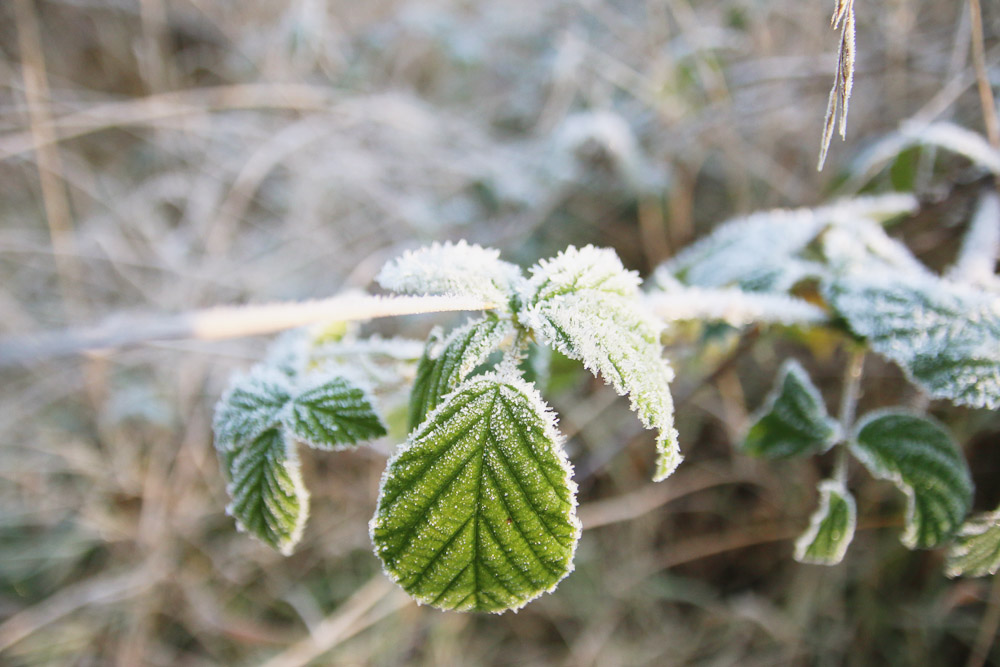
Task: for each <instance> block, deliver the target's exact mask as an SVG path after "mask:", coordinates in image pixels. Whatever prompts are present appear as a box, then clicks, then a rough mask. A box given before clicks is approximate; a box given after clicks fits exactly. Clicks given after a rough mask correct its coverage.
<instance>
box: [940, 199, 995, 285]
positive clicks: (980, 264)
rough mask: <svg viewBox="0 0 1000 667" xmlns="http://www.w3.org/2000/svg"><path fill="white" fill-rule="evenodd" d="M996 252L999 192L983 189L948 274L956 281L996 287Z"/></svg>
mask: <svg viewBox="0 0 1000 667" xmlns="http://www.w3.org/2000/svg"><path fill="white" fill-rule="evenodd" d="M998 253H1000V195H998V194H997V192H996V191H995V190H987V191H985V192H983V194H982V195H981V196H980V197H979V203H978V205H977V206H976V211H975V213H973V215H972V220H970V221H969V229H968V231H967V232H966V233H965V237H964V238H963V239H962V249H961V250H960V251H959V253H958V258H957V260H956V261H955V265H954V266H953V267H951V270H950V271H949V272H948V277H949V278H950V279H952V280H955V281H959V282H967V283H972V284H974V285H982V286H985V287H992V288H994V289H996V287H997V282H998V281H997V276H996V273H995V270H994V269H995V267H996V263H997V255H998Z"/></svg>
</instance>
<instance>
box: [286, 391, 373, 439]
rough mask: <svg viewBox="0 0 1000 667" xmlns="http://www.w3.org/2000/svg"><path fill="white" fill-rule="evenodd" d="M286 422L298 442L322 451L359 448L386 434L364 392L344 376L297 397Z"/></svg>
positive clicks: (288, 412) (287, 413)
mask: <svg viewBox="0 0 1000 667" xmlns="http://www.w3.org/2000/svg"><path fill="white" fill-rule="evenodd" d="M284 421H285V425H286V426H287V427H288V429H289V431H290V432H291V433H292V434H293V435H294V436H295V437H296V438H297V439H299V440H301V441H303V442H305V443H306V444H308V445H310V446H312V447H316V448H318V449H336V448H339V447H343V446H347V445H356V444H357V443H359V442H361V441H364V440H372V439H374V438H378V437H381V436H383V435H385V434H386V429H385V426H384V425H383V424H382V420H381V419H379V416H378V414H377V413H376V412H375V408H374V406H373V405H372V402H371V400H370V399H369V398H368V396H367V394H366V393H365V392H364V390H362V389H361V388H359V387H357V386H355V385H354V384H352V383H351V382H350V381H349V380H347V379H346V378H344V377H340V376H335V377H332V378H329V379H326V380H325V381H323V382H322V383H319V384H318V385H317V386H315V387H312V388H311V389H307V390H305V391H303V392H302V393H300V394H299V395H297V396H296V397H295V399H294V400H293V401H292V402H291V409H290V410H288V411H287V412H286V414H285V420H284Z"/></svg>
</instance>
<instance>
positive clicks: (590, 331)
mask: <svg viewBox="0 0 1000 667" xmlns="http://www.w3.org/2000/svg"><path fill="white" fill-rule="evenodd" d="M638 285H639V278H638V276H637V275H636V274H635V273H634V272H631V271H626V270H625V268H624V267H623V266H622V264H621V260H619V259H618V256H617V255H616V254H615V253H614V252H613V251H611V250H606V249H598V248H595V247H593V246H587V247H585V248H581V249H577V248H574V247H570V248H568V249H567V250H565V251H564V252H562V253H560V254H559V255H557V256H556V257H554V258H552V259H550V260H543V261H541V262H539V263H538V264H537V265H536V266H535V267H533V268H532V269H531V279H530V280H529V283H528V285H527V288H526V292H525V295H524V297H523V299H522V300H523V303H524V304H525V306H526V308H525V309H524V310H523V311H522V312H521V313H519V317H520V318H521V322H522V323H524V324H527V325H528V326H529V327H531V328H532V329H533V330H534V331H535V333H536V335H537V336H539V337H540V339H541V340H543V341H544V342H546V343H548V344H549V345H551V346H553V347H554V348H555V349H557V350H559V351H560V352H562V353H563V354H565V355H566V356H568V357H570V358H573V359H577V360H580V361H582V362H583V364H584V366H585V367H586V368H587V370H589V371H591V372H592V373H594V374H595V375H597V374H598V373H600V375H601V376H602V377H603V378H604V380H605V382H609V383H610V384H611V385H612V386H614V388H615V390H616V391H617V392H618V393H619V394H626V393H627V394H628V395H629V399H630V400H631V407H632V410H633V411H634V412H636V413H637V414H638V416H639V420H640V421H641V422H642V423H643V425H644V426H646V428H656V429H658V430H659V437H658V438H657V452H658V460H657V469H656V473H655V476H654V479H656V480H657V481H659V480H661V479H665V478H666V477H668V476H669V475H670V474H671V473H672V472H673V471H674V470H675V469H676V467H677V465H678V464H679V463H680V462H681V460H682V458H683V457H682V456H681V455H680V452H679V450H678V447H677V432H676V431H675V430H674V427H673V412H674V408H673V399H672V398H671V396H670V386H669V383H670V381H671V380H672V379H673V370H672V369H671V368H670V366H669V364H668V363H667V362H666V360H665V359H663V357H662V356H661V351H662V348H661V346H660V332H661V330H662V329H663V324H662V323H661V322H660V321H659V320H658V319H657V318H656V317H655V316H654V315H653V314H652V313H650V312H649V311H648V310H647V309H646V308H645V307H644V306H643V305H642V304H641V303H640V302H639V300H638Z"/></svg>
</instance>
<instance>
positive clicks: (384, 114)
mask: <svg viewBox="0 0 1000 667" xmlns="http://www.w3.org/2000/svg"><path fill="white" fill-rule="evenodd" d="M961 4H962V3H943V2H933V1H931V0H913V1H911V2H883V3H873V2H866V3H864V7H861V6H859V7H858V14H857V28H858V49H857V56H858V59H857V71H856V75H855V81H854V93H853V97H852V103H851V118H850V125H851V128H850V134H849V135H848V137H849V141H848V142H847V143H845V144H841V145H834V147H833V148H832V149H831V153H830V156H829V158H828V163H827V168H826V171H825V172H824V173H823V174H817V173H816V172H815V168H814V165H815V162H816V145H817V139H818V138H819V136H820V131H821V126H822V117H823V109H824V108H825V104H826V100H827V92H826V91H827V90H828V86H829V81H830V77H831V76H832V74H833V72H834V69H835V67H836V53H835V52H836V48H837V43H836V35H835V34H834V33H832V32H831V31H830V30H829V12H830V9H831V8H830V7H829V6H828V5H827V4H826V3H817V2H796V1H793V0H783V1H776V2H769V3H761V2H755V1H752V0H720V1H719V2H711V3H708V2H702V3H695V2H689V0H646V1H642V0H614V1H612V0H580V1H579V2H570V1H568V0H553V1H551V2H545V3H538V2H527V1H526V0H510V1H508V2H503V3H500V2H479V3H467V2H459V1H458V0H441V1H439V2H430V1H428V0H424V1H423V2H421V1H418V0H414V1H407V0H377V1H371V2H350V1H347V0H325V1H324V0H286V1H285V2H273V1H270V0H268V1H265V0H244V1H242V2H239V3H233V2H222V1H218V0H139V1H135V2H126V1H124V0H12V1H9V2H3V3H0V220H2V223H0V334H4V335H13V334H26V333H31V332H36V331H41V330H47V329H51V328H55V327H60V326H64V325H71V324H86V323H92V322H95V321H98V320H101V319H103V318H104V317H105V316H107V315H111V314H115V313H133V312H160V313H174V312H181V311H186V310H189V309H192V308H196V307H204V306H209V305H214V304H220V303H225V304H228V303H240V302H247V301H252V302H263V301H268V300H271V299H282V298H295V299H301V298H310V297H324V296H329V295H331V294H334V293H336V292H338V291H341V290H343V289H347V288H367V287H369V285H370V283H371V279H372V277H373V275H374V273H375V272H376V271H377V270H378V268H379V267H380V266H381V264H382V262H383V261H384V260H385V259H387V258H389V257H391V256H393V255H395V254H396V253H398V252H399V251H400V250H401V249H402V248H405V247H409V246H412V245H416V244H420V243H423V242H426V241H429V240H440V239H446V238H468V239H470V240H472V241H476V242H479V243H483V244H489V245H495V246H497V247H500V248H502V249H503V250H504V252H505V254H506V255H507V256H508V257H509V258H511V259H514V260H517V261H531V260H534V259H535V258H537V257H540V256H546V255H548V254H551V253H552V252H553V251H554V250H557V249H560V248H562V247H563V246H565V245H566V244H568V243H574V244H578V245H579V244H584V243H587V242H595V243H599V244H602V245H609V246H613V247H615V248H616V249H617V250H618V251H619V253H620V254H621V256H622V257H623V258H624V260H625V262H626V263H627V264H628V265H629V266H631V267H634V268H637V269H640V270H642V271H644V272H645V271H648V270H649V269H650V268H651V267H652V266H654V265H655V264H657V263H658V262H659V261H661V260H662V259H664V258H665V257H667V256H668V255H669V254H670V253H672V252H673V251H674V250H675V249H676V248H678V247H680V246H682V245H684V244H686V243H687V242H689V241H690V240H691V239H692V238H693V237H694V236H696V235H697V234H700V233H702V232H703V231H704V230H705V229H707V228H708V227H709V226H710V225H711V224H712V223H714V222H717V221H719V220H721V219H722V218H724V217H726V216H728V215H730V214H733V213H737V212H747V211H750V210H754V209H758V208H764V207H769V206H774V205H806V204H813V203H817V202H819V201H822V200H823V199H824V198H826V197H827V196H829V195H830V193H831V192H833V191H835V189H836V187H837V185H838V183H840V182H842V181H843V180H844V179H843V178H842V177H844V176H849V175H850V169H851V167H850V164H851V162H850V161H851V159H852V158H853V157H854V156H856V155H857V154H858V153H859V151H860V150H861V149H862V148H863V146H864V145H865V144H866V142H868V141H870V140H873V139H875V138H877V137H878V136H880V135H881V134H884V133H885V132H887V131H889V130H891V129H894V128H895V126H896V125H897V123H898V122H899V121H900V120H902V119H905V118H907V117H910V116H912V115H915V114H918V113H919V114H922V117H923V118H924V119H925V120H926V119H927V118H928V117H936V118H942V119H950V120H954V121H956V122H958V123H960V124H963V125H965V126H967V127H972V128H975V129H979V127H980V122H981V121H980V116H979V107H978V100H977V97H976V94H975V91H974V90H973V87H974V84H975V77H974V73H973V70H972V64H971V62H970V60H969V57H968V52H969V44H968V40H967V37H966V36H967V32H968V31H967V25H966V24H965V23H963V21H964V20H965V19H963V17H962V8H961ZM986 4H987V5H990V3H986ZM984 10H985V16H984V21H985V26H986V41H985V57H986V62H987V63H988V64H990V65H991V66H992V67H993V70H994V72H995V71H996V67H997V62H998V56H1000V53H998V46H997V31H998V28H997V26H998V21H1000V14H998V11H997V8H996V6H992V7H991V6H986V7H984ZM951 175H954V172H950V173H949V174H948V176H951ZM932 180H933V179H932ZM848 182H856V180H855V181H850V179H848ZM890 182H891V175H889V174H887V173H885V174H882V175H881V176H877V177H876V178H875V180H874V182H872V183H865V184H864V185H866V186H867V187H873V188H881V187H886V186H887V185H888V184H889V183H890ZM935 182H936V181H935ZM918 231H920V230H918ZM925 231H926V230H925ZM935 233H943V234H946V235H947V234H953V232H947V231H944V232H940V231H939V232H935ZM935 238H940V237H935ZM446 319H447V318H446V317H445V316H442V317H440V318H437V319H435V318H426V317H423V318H410V319H403V320H400V321H396V322H391V323H387V324H384V325H380V326H381V331H382V332H383V333H385V334H393V333H404V334H408V335H412V336H417V337H419V336H422V335H423V334H425V333H426V331H427V329H428V328H429V326H430V324H431V322H432V321H446ZM265 343H266V341H262V340H257V339H250V340H236V341H231V342H225V343H211V344H209V343H205V342H197V343H196V342H190V343H170V344H166V343H165V344H161V345H157V346H150V347H147V348H144V349H141V350H132V351H127V352H120V353H107V354H95V355H92V356H90V357H87V358H84V359H76V360H70V361H60V362H58V363H56V362H51V363H38V364H34V365H31V366H30V367H27V368H23V369H20V370H16V371H5V372H4V375H3V376H2V385H0V386H2V390H0V391H2V401H0V433H3V434H4V435H3V438H2V440H0V663H3V664H9V665H40V664H46V665H48V664H79V665H103V664H121V665H127V666H130V665H139V664H150V665H211V664H225V665H232V664H257V663H261V662H267V661H268V660H271V661H272V662H271V663H269V664H275V665H277V664H281V665H291V664H306V663H307V661H308V660H310V659H314V660H315V661H316V662H317V664H328V663H333V664H343V665H355V664H356V665H369V664H384V665H393V664H427V665H435V666H437V665H452V664H454V665H458V664H497V665H505V664H510V665H513V664H565V665H601V666H602V667H603V666H607V665H641V664H706V665H713V664H720V665H721V664H734V663H738V664H740V665H758V664H759V665H775V664H819V665H823V664H843V663H845V662H850V663H851V664H928V663H937V664H950V663H954V661H955V660H959V659H962V657H963V656H965V655H966V654H967V653H968V652H969V647H970V646H971V644H972V643H973V642H974V641H975V637H976V635H977V632H979V623H980V618H981V616H982V615H983V609H984V605H985V600H986V599H987V598H988V597H989V595H990V593H989V584H988V582H977V581H970V582H964V581H960V582H948V581H946V580H944V579H943V578H942V576H941V574H940V572H941V568H940V554H936V553H909V552H906V551H905V550H904V549H903V548H902V547H901V546H900V545H899V544H898V541H897V538H896V534H897V530H896V529H895V528H892V527H886V524H887V523H889V524H891V523H892V522H893V517H896V516H898V508H899V507H898V504H893V503H892V501H891V499H892V498H893V497H894V496H892V495H891V492H890V491H891V490H889V489H886V488H884V486H883V485H880V484H874V483H872V484H865V483H860V482H859V487H858V491H859V495H860V498H859V507H861V508H863V510H862V524H863V526H867V529H866V530H862V532H861V533H860V535H859V537H858V539H857V543H856V544H855V546H854V548H853V549H852V551H851V553H850V554H849V556H848V558H847V561H846V563H845V564H844V565H842V566H841V567H838V568H833V569H822V568H816V567H806V566H800V565H796V564H794V563H793V561H792V560H791V538H792V536H794V535H795V534H796V533H797V531H798V530H799V529H801V528H802V527H803V526H804V525H805V524H806V522H807V519H806V517H807V516H808V514H809V512H810V511H811V508H812V504H813V502H814V500H815V499H814V497H813V493H814V491H813V489H814V486H815V481H816V480H817V479H819V475H820V474H821V470H820V468H822V467H823V466H826V465H828V464H829V463H830V462H827V461H820V462H819V464H813V463H798V464H781V465H777V466H764V465H758V464H756V463H754V462H751V461H748V460H746V459H744V458H741V457H739V456H736V457H734V456H732V455H731V447H730V442H731V440H732V438H733V434H734V433H736V432H738V430H739V427H740V424H741V421H742V420H744V419H745V417H746V411H747V408H748V406H747V405H746V403H749V404H750V406H749V407H750V408H752V407H754V406H756V405H757V403H759V401H760V400H761V397H762V395H763V392H764V391H765V389H766V386H767V385H768V383H769V382H770V379H771V377H772V375H773V373H774V369H775V368H776V364H775V362H776V361H777V360H780V358H781V357H782V355H784V354H786V353H788V352H793V353H796V354H799V355H802V354H803V352H804V350H805V348H803V347H800V346H795V347H783V348H778V347H776V346H775V343H774V341H773V340H772V339H771V338H769V337H767V336H764V337H762V338H761V339H760V340H757V341H756V342H754V343H753V344H748V345H745V346H742V347H740V348H739V349H740V351H741V353H740V355H739V356H738V357H734V358H733V359H732V360H731V361H730V362H729V363H728V364H727V365H725V366H724V367H723V369H722V371H721V372H716V373H713V370H714V368H715V366H716V364H718V363H719V362H720V361H721V360H722V357H721V356H719V355H720V354H721V353H717V354H715V356H713V353H712V352H711V350H709V351H706V350H705V349H702V348H699V349H694V348H691V347H682V348H678V349H677V350H674V352H675V355H676V357H677V359H678V364H677V365H678V375H679V378H680V380H679V382H678V392H679V393H681V394H683V395H686V396H688V397H690V398H689V400H687V401H686V402H685V403H683V404H682V405H681V406H680V410H679V428H680V431H681V435H682V438H683V440H684V443H685V451H686V452H687V453H688V454H689V462H688V463H687V464H685V465H684V466H682V468H681V470H680V471H679V472H678V473H677V475H676V477H675V478H672V479H671V480H670V481H668V482H667V483H666V485H665V486H663V487H657V488H656V489H647V488H646V484H648V482H647V481H646V480H647V479H648V477H649V474H650V471H651V469H652V468H651V456H652V454H651V451H652V447H651V438H650V436H649V434H646V433H641V432H639V431H638V428H637V427H636V426H634V420H632V419H631V418H630V417H628V416H627V411H626V409H625V407H624V406H623V405H622V403H621V402H620V401H614V400H611V399H610V397H609V396H608V395H607V394H606V393H603V391H604V390H602V389H596V388H595V386H593V385H592V384H590V383H587V382H586V380H585V378H583V377H582V376H581V377H579V378H577V379H576V380H575V381H570V382H568V383H567V382H564V383H563V384H564V386H567V387H568V388H564V389H562V390H560V391H559V392H556V393H555V394H554V395H553V403H554V404H555V406H556V408H557V409H558V410H559V411H560V412H561V413H562V414H564V415H565V418H564V420H563V426H564V428H565V429H566V430H568V431H572V432H574V433H576V435H575V436H574V438H573V439H572V441H571V447H572V448H573V451H572V452H571V454H572V455H573V457H574V459H575V461H576V462H577V468H578V470H580V471H581V475H582V481H581V486H582V501H583V503H584V507H583V512H584V515H585V517H586V516H589V517H590V518H589V521H590V522H591V524H592V526H593V527H592V528H591V529H589V530H587V531H586V533H585V534H584V537H583V540H582V543H581V546H580V550H579V552H578V556H577V571H576V572H575V573H574V574H573V575H572V576H571V577H570V578H569V579H567V580H566V581H565V582H564V583H563V584H562V585H561V586H560V588H559V590H558V591H557V592H556V593H555V594H553V595H549V596H545V597H544V598H543V599H541V600H539V601H537V602H535V603H533V604H531V605H530V606H529V607H527V608H526V609H525V610H523V611H522V612H520V613H519V614H516V615H514V614H507V615H504V616H501V617H479V616H463V615H454V614H442V613H439V612H437V611H434V610H431V609H425V608H417V607H416V606H414V605H413V604H412V603H410V602H408V601H407V600H406V598H405V597H403V596H401V595H400V593H399V592H398V591H397V590H396V589H395V587H394V586H392V585H390V584H389V583H388V582H387V580H385V579H384V578H383V577H382V576H381V574H380V573H379V572H378V566H377V561H376V559H375V558H374V557H373V556H372V554H371V552H370V547H369V544H368V536H367V520H368V517H369V516H370V514H371V512H372V509H373V507H374V500H375V492H376V485H377V482H378V476H379V474H380V471H381V469H382V467H383V465H384V456H385V453H386V452H387V451H388V448H389V446H390V445H391V443H383V444H382V445H380V446H379V447H377V448H375V449H372V450H367V449H366V450H364V451H359V452H356V453H344V454H339V455H336V456H309V457H308V460H307V461H306V467H307V473H306V474H307V475H308V479H307V481H308V482H309V484H310V487H311V489H312V493H313V498H314V507H313V511H312V515H313V517H312V521H311V523H310V525H309V527H308V529H307V533H306V537H305V540H304V542H303V544H302V545H301V547H300V548H299V550H298V551H297V553H296V554H295V555H294V556H292V557H290V558H287V559H286V558H283V557H281V556H279V555H278V554H276V553H273V552H271V551H269V550H267V549H266V548H265V547H263V546H261V545H260V544H258V543H257V542H254V541H252V540H250V539H248V538H246V537H244V536H241V535H238V534H237V533H236V532H235V531H234V529H233V526H232V521H231V520H230V519H229V518H227V517H226V516H225V515H224V513H223V507H224V506H225V498H224V493H225V492H224V488H223V483H222V481H221V477H220V475H219V471H218V469H217V464H216V460H215V454H214V451H213V448H212V444H211V432H210V422H211V409H212V406H213V404H214V402H215V400H216V398H217V397H218V395H219V393H220V391H221V389H222V387H223V386H224V384H225V382H226V379H227V377H228V375H229V373H230V372H231V371H232V370H233V369H236V368H244V367H246V366H247V365H249V364H250V363H251V362H252V361H253V360H255V359H257V358H259V355H260V354H261V351H262V349H263V346H264V345H265ZM837 368H838V359H837V358H836V357H834V358H832V359H828V360H826V361H821V362H817V363H816V364H815V368H814V370H815V371H816V372H817V373H818V374H819V377H820V378H822V379H823V380H824V381H825V382H826V384H825V389H826V390H827V393H828V394H829V396H828V397H829V398H835V397H836V391H837V386H838V384H837V383H838V380H837V374H838V371H837ZM891 373H892V369H889V368H883V367H877V366H876V367H875V368H873V374H872V375H871V377H872V378H873V380H872V382H873V385H872V386H871V387H869V393H868V395H867V398H866V399H865V400H866V401H867V403H870V404H872V405H877V404H881V403H880V401H887V400H891V399H892V397H894V396H898V393H899V390H898V377H895V376H892V375H891ZM701 377H707V378H709V381H708V382H698V380H697V379H698V378H701ZM894 387H895V388H894ZM595 415H597V416H596V417H595ZM948 417H949V418H950V419H951V421H952V422H953V423H955V424H957V428H959V429H962V428H965V429H966V431H965V432H966V433H975V432H978V433H981V434H982V433H986V434H990V433H994V432H996V431H997V430H1000V426H998V425H997V423H996V421H995V420H994V419H993V418H992V417H991V416H984V415H968V414H964V413H961V414H960V413H957V412H955V413H953V414H952V413H949V415H948ZM970 451H971V453H972V454H973V455H979V456H981V457H984V458H982V460H981V461H980V463H981V464H982V465H981V466H980V467H979V469H980V470H985V471H987V472H988V471H992V472H1000V471H998V470H996V468H997V467H1000V466H998V465H997V459H996V457H995V456H991V455H989V454H988V453H987V454H983V452H984V451H987V452H988V449H987V450H984V449H983V448H982V447H979V446H978V445H975V443H973V444H972V445H970ZM991 466H992V468H991ZM990 488H992V487H988V488H987V492H989V489H990ZM637 489H638V490H637ZM980 500H981V501H982V502H983V503H987V502H992V505H993V506H995V505H996V500H997V499H996V498H981V499H980ZM864 508H867V509H864ZM886 517H889V518H888V519H886ZM996 598H997V596H996V595H994V596H993V599H994V603H993V604H994V606H995V605H996V604H997V602H996ZM994 660H995V661H1000V658H998V657H997V653H996V652H994Z"/></svg>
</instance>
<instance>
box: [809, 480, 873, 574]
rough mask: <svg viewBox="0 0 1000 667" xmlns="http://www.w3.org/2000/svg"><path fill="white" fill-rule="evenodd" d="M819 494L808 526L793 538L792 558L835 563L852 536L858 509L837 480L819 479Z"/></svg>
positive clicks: (851, 497) (845, 549)
mask: <svg viewBox="0 0 1000 667" xmlns="http://www.w3.org/2000/svg"><path fill="white" fill-rule="evenodd" d="M819 494H820V501H819V508H818V509H817V510H816V512H815V513H813V515H812V518H811V519H810V520H809V528H808V529H807V530H806V532H805V533H803V534H802V536H801V537H799V539H798V540H796V541H795V560H797V561H799V562H800V563H812V564H814V565H836V564H837V563H839V562H840V561H841V560H843V558H844V554H845V553H847V547H848V546H850V544H851V540H853V539H854V527H855V525H856V524H857V516H858V510H857V506H856V505H855V503H854V496H852V495H851V493H850V491H848V490H847V488H846V487H845V486H844V485H843V483H841V482H838V481H836V480H832V479H828V480H824V481H822V482H820V485H819Z"/></svg>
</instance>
